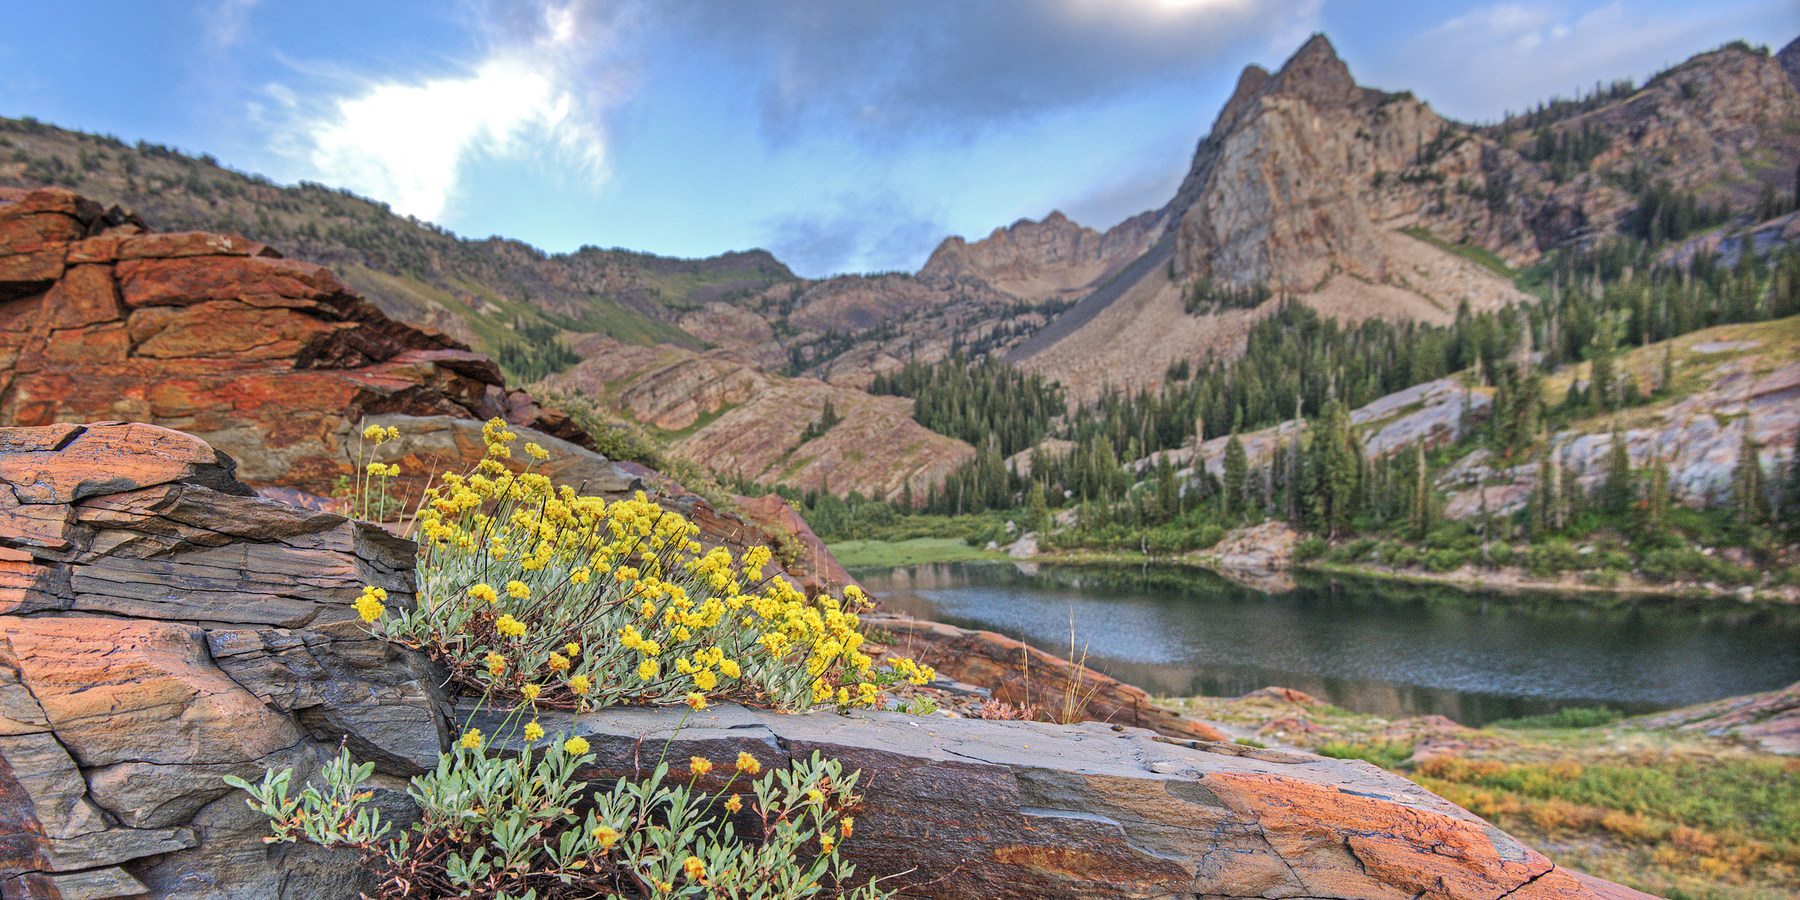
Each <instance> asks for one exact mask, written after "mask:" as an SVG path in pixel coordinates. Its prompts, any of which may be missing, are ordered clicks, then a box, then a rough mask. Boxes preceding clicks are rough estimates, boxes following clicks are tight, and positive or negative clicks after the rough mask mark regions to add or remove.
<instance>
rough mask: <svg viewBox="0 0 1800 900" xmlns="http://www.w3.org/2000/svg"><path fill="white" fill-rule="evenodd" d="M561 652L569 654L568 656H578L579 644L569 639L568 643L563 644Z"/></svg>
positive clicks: (579, 651)
mask: <svg viewBox="0 0 1800 900" xmlns="http://www.w3.org/2000/svg"><path fill="white" fill-rule="evenodd" d="M563 652H564V653H567V654H569V655H570V656H580V655H581V645H580V644H577V643H575V642H574V641H570V642H569V643H567V644H564V645H563Z"/></svg>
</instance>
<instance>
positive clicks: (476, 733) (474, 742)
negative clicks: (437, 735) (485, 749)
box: [462, 728, 481, 750]
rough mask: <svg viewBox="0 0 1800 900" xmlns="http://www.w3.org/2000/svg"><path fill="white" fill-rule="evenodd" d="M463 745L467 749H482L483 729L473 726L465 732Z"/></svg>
mask: <svg viewBox="0 0 1800 900" xmlns="http://www.w3.org/2000/svg"><path fill="white" fill-rule="evenodd" d="M462 746H463V749H465V750H479V749H481V729H479V728H471V729H469V730H468V731H467V732H466V733H464V734H463V736H462Z"/></svg>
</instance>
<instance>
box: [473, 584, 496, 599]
mask: <svg viewBox="0 0 1800 900" xmlns="http://www.w3.org/2000/svg"><path fill="white" fill-rule="evenodd" d="M469 596H471V597H474V598H475V599H477V600H486V601H487V602H489V603H499V602H500V595H499V594H497V593H495V592H494V589H493V587H492V586H490V585H487V584H478V585H475V586H474V587H472V588H469Z"/></svg>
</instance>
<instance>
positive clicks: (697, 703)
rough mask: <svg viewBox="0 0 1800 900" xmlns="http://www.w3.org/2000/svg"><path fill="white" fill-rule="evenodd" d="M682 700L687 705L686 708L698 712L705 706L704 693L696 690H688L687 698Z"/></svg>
mask: <svg viewBox="0 0 1800 900" xmlns="http://www.w3.org/2000/svg"><path fill="white" fill-rule="evenodd" d="M682 702H683V703H686V704H687V705H688V709H691V710H693V711H695V712H699V711H700V710H703V709H705V708H706V695H705V694H701V693H699V692H698V691H689V692H688V695H687V699H686V700H683V701H682Z"/></svg>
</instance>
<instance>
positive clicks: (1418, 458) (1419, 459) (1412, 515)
mask: <svg viewBox="0 0 1800 900" xmlns="http://www.w3.org/2000/svg"><path fill="white" fill-rule="evenodd" d="M1412 476H1413V484H1412V502H1411V503H1410V504H1408V509H1407V524H1408V525H1410V526H1412V532H1413V536H1414V537H1415V538H1422V537H1424V536H1425V532H1427V531H1429V530H1431V485H1430V482H1429V481H1428V480H1427V478H1426V472H1425V442H1424V441H1422V440H1420V441H1415V442H1413V459H1412Z"/></svg>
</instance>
